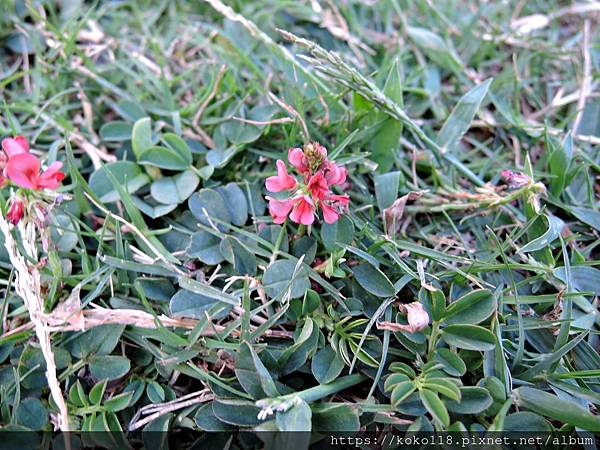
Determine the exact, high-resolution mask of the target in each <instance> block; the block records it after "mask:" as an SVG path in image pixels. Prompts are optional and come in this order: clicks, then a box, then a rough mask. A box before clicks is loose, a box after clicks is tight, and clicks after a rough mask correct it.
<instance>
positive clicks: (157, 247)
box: [106, 170, 179, 264]
mask: <svg viewBox="0 0 600 450" xmlns="http://www.w3.org/2000/svg"><path fill="white" fill-rule="evenodd" d="M106 175H107V177H108V179H109V180H110V182H111V183H112V185H113V187H114V188H115V190H116V191H117V192H118V193H119V197H120V199H121V202H122V203H123V206H124V207H125V210H126V211H127V214H128V215H129V218H130V219H131V222H133V224H134V225H135V226H136V227H137V229H138V231H139V232H140V233H142V234H144V235H145V237H146V239H142V238H141V237H139V236H138V234H137V233H136V234H135V240H136V242H137V243H138V244H139V245H140V246H141V247H142V248H143V249H144V250H145V251H147V252H148V253H149V254H151V255H155V256H161V257H162V258H163V259H164V260H166V261H169V262H171V263H174V264H179V260H178V259H177V258H175V257H174V256H173V255H172V254H171V253H170V252H169V251H168V250H167V249H166V248H165V247H164V245H163V244H162V242H160V241H159V240H158V238H157V237H156V236H155V235H154V234H152V233H150V230H149V229H148V226H147V225H146V222H144V218H143V217H142V215H141V214H140V211H139V210H138V209H137V207H136V205H135V204H134V202H133V200H132V199H131V196H130V195H129V193H128V192H127V191H126V190H125V189H123V186H121V184H120V183H119V180H117V179H116V178H115V176H114V175H113V174H112V172H111V171H110V170H109V171H107V172H106ZM147 241H149V243H150V244H152V247H150V246H149V245H148V243H147Z"/></svg>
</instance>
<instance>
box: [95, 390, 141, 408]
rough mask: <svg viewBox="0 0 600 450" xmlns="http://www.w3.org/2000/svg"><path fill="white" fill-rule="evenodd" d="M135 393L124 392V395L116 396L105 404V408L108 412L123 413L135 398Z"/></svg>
mask: <svg viewBox="0 0 600 450" xmlns="http://www.w3.org/2000/svg"><path fill="white" fill-rule="evenodd" d="M133 394H134V393H133V392H123V393H122V394H118V395H115V396H114V397H112V398H110V399H108V400H106V401H105V402H104V405H103V406H104V407H105V408H106V410H107V411H113V412H118V411H122V410H124V409H125V408H127V407H128V406H129V404H130V403H132V402H131V399H132V398H133Z"/></svg>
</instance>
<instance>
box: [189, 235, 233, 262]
mask: <svg viewBox="0 0 600 450" xmlns="http://www.w3.org/2000/svg"><path fill="white" fill-rule="evenodd" d="M220 245H221V239H220V238H219V237H217V236H215V235H214V234H212V233H209V232H208V231H204V230H200V231H196V232H195V233H194V234H192V239H191V241H190V245H189V247H188V248H187V250H186V253H187V254H188V256H190V257H192V258H198V259H199V260H200V261H202V262H203V263H204V264H208V265H211V266H214V265H215V264H219V263H220V262H223V260H224V259H225V257H224V256H223V254H222V253H221V250H220Z"/></svg>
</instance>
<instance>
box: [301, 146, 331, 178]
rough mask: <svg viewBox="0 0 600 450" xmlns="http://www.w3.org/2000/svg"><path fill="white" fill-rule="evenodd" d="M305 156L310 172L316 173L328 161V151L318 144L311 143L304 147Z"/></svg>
mask: <svg viewBox="0 0 600 450" xmlns="http://www.w3.org/2000/svg"><path fill="white" fill-rule="evenodd" d="M304 156H306V159H307V161H308V167H309V169H310V171H311V172H312V173H314V172H315V171H316V170H318V169H319V167H321V164H323V162H325V160H326V159H327V150H326V149H325V147H323V146H322V145H321V144H319V143H318V142H310V143H308V144H306V145H305V146H304Z"/></svg>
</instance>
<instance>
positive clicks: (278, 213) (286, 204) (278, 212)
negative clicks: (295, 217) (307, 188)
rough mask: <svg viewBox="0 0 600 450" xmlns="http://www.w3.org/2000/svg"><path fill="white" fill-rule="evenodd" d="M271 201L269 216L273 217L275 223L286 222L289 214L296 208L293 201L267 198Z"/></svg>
mask: <svg viewBox="0 0 600 450" xmlns="http://www.w3.org/2000/svg"><path fill="white" fill-rule="evenodd" d="M267 200H268V201H269V214H271V217H273V222H275V223H278V224H281V223H283V222H285V219H287V216H288V214H289V213H290V211H291V210H292V207H293V206H294V202H293V200H291V199H287V200H277V199H276V198H272V197H267Z"/></svg>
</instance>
